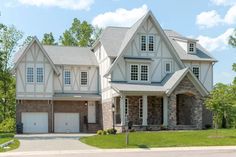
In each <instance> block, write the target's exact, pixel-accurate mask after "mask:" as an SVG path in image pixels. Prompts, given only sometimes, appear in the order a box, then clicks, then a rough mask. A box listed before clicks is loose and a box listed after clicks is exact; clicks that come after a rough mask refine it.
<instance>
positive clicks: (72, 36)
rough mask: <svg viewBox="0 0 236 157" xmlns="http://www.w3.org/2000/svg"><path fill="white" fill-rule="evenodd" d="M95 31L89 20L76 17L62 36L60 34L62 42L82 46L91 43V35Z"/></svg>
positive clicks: (66, 44) (67, 44)
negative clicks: (81, 20)
mask: <svg viewBox="0 0 236 157" xmlns="http://www.w3.org/2000/svg"><path fill="white" fill-rule="evenodd" d="M92 33H93V26H92V25H91V24H89V23H88V22H87V21H83V22H82V23H81V22H80V20H78V19H77V18H75V19H74V20H73V22H72V25H71V27H70V28H69V29H68V30H65V32H64V33H63V35H62V36H60V39H59V40H60V43H61V44H62V45H65V46H81V47H86V46H89V45H91V44H90V41H91V36H92Z"/></svg>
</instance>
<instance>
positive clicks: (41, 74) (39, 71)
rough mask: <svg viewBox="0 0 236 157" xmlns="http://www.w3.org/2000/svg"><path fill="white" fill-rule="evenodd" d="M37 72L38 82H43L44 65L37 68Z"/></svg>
mask: <svg viewBox="0 0 236 157" xmlns="http://www.w3.org/2000/svg"><path fill="white" fill-rule="evenodd" d="M36 74H37V77H36V78H37V79H36V80H37V83H42V82H43V68H42V67H38V68H37V69H36Z"/></svg>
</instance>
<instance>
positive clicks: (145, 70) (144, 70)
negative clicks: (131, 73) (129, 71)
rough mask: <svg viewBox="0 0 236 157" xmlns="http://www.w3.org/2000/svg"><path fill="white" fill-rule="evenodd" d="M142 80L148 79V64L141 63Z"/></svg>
mask: <svg viewBox="0 0 236 157" xmlns="http://www.w3.org/2000/svg"><path fill="white" fill-rule="evenodd" d="M141 81H148V66H147V65H141Z"/></svg>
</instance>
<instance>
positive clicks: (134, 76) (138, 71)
mask: <svg viewBox="0 0 236 157" xmlns="http://www.w3.org/2000/svg"><path fill="white" fill-rule="evenodd" d="M130 80H131V81H148V80H149V66H148V65H145V64H141V65H140V64H131V65H130Z"/></svg>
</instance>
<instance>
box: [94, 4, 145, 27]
mask: <svg viewBox="0 0 236 157" xmlns="http://www.w3.org/2000/svg"><path fill="white" fill-rule="evenodd" d="M147 11H148V7H147V5H145V4H144V5H142V6H141V7H140V8H134V9H131V10H126V9H123V8H119V9H117V10H115V11H114V12H105V13H103V14H99V15H97V16H96V17H94V19H93V20H92V24H93V25H97V26H98V27H102V28H104V27H106V26H127V27H128V26H131V25H132V24H134V23H135V22H136V21H137V20H138V19H139V18H141V17H142V16H143V15H144V14H145V13H146V12H147Z"/></svg>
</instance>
